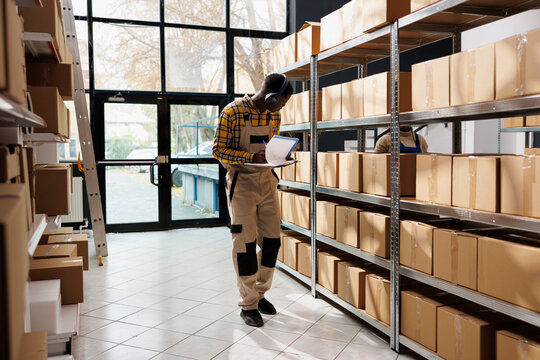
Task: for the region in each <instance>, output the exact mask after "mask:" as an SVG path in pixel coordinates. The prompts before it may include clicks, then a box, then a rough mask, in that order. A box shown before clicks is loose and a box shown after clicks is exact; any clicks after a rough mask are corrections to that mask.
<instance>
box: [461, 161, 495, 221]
mask: <svg viewBox="0 0 540 360" xmlns="http://www.w3.org/2000/svg"><path fill="white" fill-rule="evenodd" d="M499 173H500V158H499V157H494V156H482V157H476V156H466V157H464V156H457V157H454V158H453V159H452V206H460V207H466V208H470V209H474V210H481V211H491V212H499V209H500V201H499V200H500V197H499V194H500V183H499V179H500V178H499ZM467 189H468V191H467Z"/></svg>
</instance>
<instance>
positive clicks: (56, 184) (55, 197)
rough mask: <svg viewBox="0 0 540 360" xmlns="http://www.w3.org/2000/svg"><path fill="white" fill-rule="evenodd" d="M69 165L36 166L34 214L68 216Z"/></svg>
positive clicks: (70, 181) (69, 196)
mask: <svg viewBox="0 0 540 360" xmlns="http://www.w3.org/2000/svg"><path fill="white" fill-rule="evenodd" d="M71 171H72V170H71V165H66V166H64V165H58V164H48V165H38V166H36V167H35V174H36V212H37V213H40V214H48V215H69V213H70V212H71V188H72V172H71Z"/></svg>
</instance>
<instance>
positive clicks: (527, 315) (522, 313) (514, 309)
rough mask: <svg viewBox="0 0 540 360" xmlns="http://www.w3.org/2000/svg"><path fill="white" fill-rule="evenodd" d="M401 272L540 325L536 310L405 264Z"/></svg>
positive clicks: (503, 312) (427, 283)
mask: <svg viewBox="0 0 540 360" xmlns="http://www.w3.org/2000/svg"><path fill="white" fill-rule="evenodd" d="M399 273H400V274H401V275H403V276H406V277H408V278H411V279H414V280H417V281H420V282H422V283H424V284H426V285H429V286H432V287H435V288H437V289H440V290H443V291H446V292H449V293H451V294H455V295H457V296H459V297H461V298H463V299H465V300H469V301H472V302H474V303H477V304H480V305H482V306H485V307H487V308H490V309H493V310H495V311H498V312H500V313H502V314H505V315H508V316H511V317H513V318H516V319H520V320H521V321H524V322H527V323H529V324H532V325H534V326H538V327H540V314H538V313H536V312H533V311H530V310H527V309H524V308H522V307H520V306H517V305H513V304H510V303H507V302H506V301H502V300H499V299H496V298H494V297H491V296H488V295H484V294H482V293H479V292H478V291H474V290H470V289H467V288H464V287H462V286H457V285H454V284H452V283H449V282H447V281H444V280H441V279H437V278H434V277H433V276H430V275H426V274H424V273H421V272H419V271H416V270H413V269H410V268H407V267H405V266H400V268H399Z"/></svg>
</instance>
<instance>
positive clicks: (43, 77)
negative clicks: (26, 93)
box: [26, 62, 73, 100]
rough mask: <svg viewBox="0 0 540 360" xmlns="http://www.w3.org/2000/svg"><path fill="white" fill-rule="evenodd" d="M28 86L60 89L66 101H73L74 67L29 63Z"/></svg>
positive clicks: (27, 65) (27, 70) (27, 72)
mask: <svg viewBox="0 0 540 360" xmlns="http://www.w3.org/2000/svg"><path fill="white" fill-rule="evenodd" d="M26 79H27V81H28V85H32V86H50V87H56V88H58V92H59V93H60V96H61V97H62V98H63V99H64V100H73V65H71V64H55V63H37V62H29V63H27V64H26Z"/></svg>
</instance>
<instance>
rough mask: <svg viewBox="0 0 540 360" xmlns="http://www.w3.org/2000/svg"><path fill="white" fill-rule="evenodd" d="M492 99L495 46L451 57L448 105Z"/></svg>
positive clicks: (487, 46)
mask: <svg viewBox="0 0 540 360" xmlns="http://www.w3.org/2000/svg"><path fill="white" fill-rule="evenodd" d="M437 76H438V74H437ZM494 99H495V44H489V45H485V46H482V47H479V48H476V49H471V50H469V51H464V52H460V53H457V54H454V55H451V56H450V105H451V106H457V105H465V104H474V103H480V102H485V101H493V100H494Z"/></svg>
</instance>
